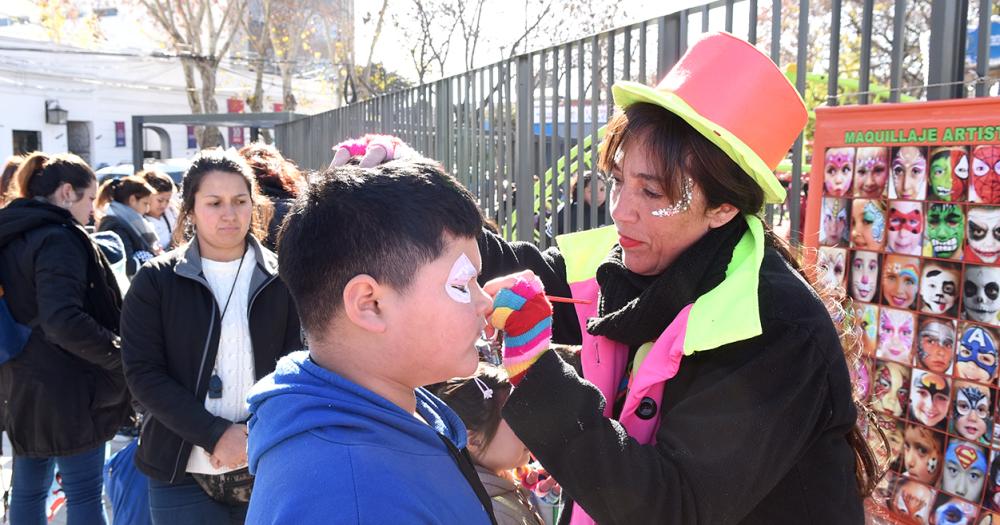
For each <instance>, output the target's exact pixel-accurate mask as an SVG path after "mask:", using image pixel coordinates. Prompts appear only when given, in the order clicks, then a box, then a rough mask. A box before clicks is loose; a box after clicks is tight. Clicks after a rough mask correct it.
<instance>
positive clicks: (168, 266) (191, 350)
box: [122, 237, 302, 483]
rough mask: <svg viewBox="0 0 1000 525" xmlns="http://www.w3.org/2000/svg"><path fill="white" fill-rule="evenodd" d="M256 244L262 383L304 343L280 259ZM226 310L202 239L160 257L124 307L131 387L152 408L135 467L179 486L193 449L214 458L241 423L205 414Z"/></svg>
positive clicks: (257, 372) (257, 354)
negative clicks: (208, 273)
mask: <svg viewBox="0 0 1000 525" xmlns="http://www.w3.org/2000/svg"><path fill="white" fill-rule="evenodd" d="M249 239H250V243H251V247H252V248H251V249H253V250H256V255H257V264H256V266H255V268H254V275H253V277H252V278H251V281H250V292H249V293H250V300H249V312H247V315H248V316H249V322H250V339H251V343H252V345H253V356H254V377H255V378H256V379H260V378H262V377H264V376H265V375H267V374H269V373H271V372H272V371H274V367H275V364H276V363H277V361H278V359H279V358H281V357H282V356H283V355H285V354H287V353H289V352H291V351H294V350H298V349H300V348H302V342H301V335H300V329H299V317H298V313H297V312H296V310H295V305H294V304H293V303H292V297H291V295H289V293H288V289H287V288H286V287H285V284H284V283H283V282H282V281H281V280H280V279H279V278H278V263H277V257H276V256H275V255H274V254H273V253H271V252H270V251H268V250H267V249H266V248H263V247H261V246H260V244H259V243H258V242H257V241H256V240H255V239H253V238H252V237H250V238H249ZM221 310H222V308H221V307H220V306H219V304H218V303H217V302H216V300H215V296H214V295H213V294H212V289H211V287H209V285H208V281H206V280H205V277H204V274H203V273H202V270H201V256H200V254H199V252H198V242H197V240H193V241H191V243H190V244H189V245H188V246H187V247H180V248H178V249H176V250H174V251H172V252H170V253H168V254H165V255H161V256H159V257H157V258H155V259H153V260H152V261H150V262H149V263H147V264H146V265H145V266H143V267H142V269H140V270H139V273H138V274H136V276H135V279H133V280H132V284H131V287H130V288H129V293H128V296H127V297H126V299H125V306H124V308H123V309H122V358H123V360H124V362H125V377H126V379H127V380H128V385H129V388H131V390H132V393H133V395H134V396H135V398H136V399H137V400H138V401H139V402H140V403H141V404H142V405H143V407H144V408H145V409H146V410H147V414H146V417H145V419H144V421H143V427H142V434H141V437H140V440H139V448H138V451H137V452H136V456H135V461H136V464H137V465H138V466H139V469H140V470H142V471H143V472H144V473H146V474H147V475H149V476H150V477H152V478H155V479H158V480H162V481H168V482H171V483H174V482H177V481H178V480H179V479H181V477H183V475H184V472H185V468H186V467H187V460H188V456H190V454H191V449H192V446H193V445H198V446H200V447H202V448H204V449H205V450H207V451H209V452H211V451H212V450H213V449H214V448H215V443H216V442H217V441H218V440H219V438H220V437H222V434H223V432H225V431H226V429H227V428H229V426H230V425H231V424H233V423H234V422H233V421H228V420H226V419H223V418H221V417H217V416H214V415H212V414H211V413H209V412H208V411H207V410H206V409H205V397H206V395H207V394H208V380H209V378H210V377H211V375H212V368H213V367H214V365H215V358H216V354H217V352H218V349H219V335H220V328H221V327H220V323H221V319H220V318H219V316H220V311H221Z"/></svg>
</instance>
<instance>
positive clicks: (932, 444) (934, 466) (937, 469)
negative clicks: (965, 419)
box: [903, 423, 945, 486]
mask: <svg viewBox="0 0 1000 525" xmlns="http://www.w3.org/2000/svg"><path fill="white" fill-rule="evenodd" d="M944 441H945V439H944V434H942V433H941V432H935V431H933V430H931V429H929V428H926V427H922V426H920V425H914V424H913V423H909V424H907V425H906V431H904V433H903V469H904V470H903V475H905V476H907V477H909V478H910V479H914V480H916V481H919V482H921V483H926V484H928V485H931V486H934V485H935V484H936V483H937V481H938V479H940V478H941V472H942V471H943V470H944Z"/></svg>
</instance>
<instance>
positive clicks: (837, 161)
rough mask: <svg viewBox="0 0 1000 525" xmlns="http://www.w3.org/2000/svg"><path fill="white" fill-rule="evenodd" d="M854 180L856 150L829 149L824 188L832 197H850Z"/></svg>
mask: <svg viewBox="0 0 1000 525" xmlns="http://www.w3.org/2000/svg"><path fill="white" fill-rule="evenodd" d="M853 179H854V148H829V149H827V150H826V161H825V163H824V165H823V188H824V189H825V190H826V191H825V194H826V195H829V196H831V197H846V196H848V195H850V193H849V192H850V191H851V181H852V180H853Z"/></svg>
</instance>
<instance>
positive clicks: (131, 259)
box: [97, 215, 153, 278]
mask: <svg viewBox="0 0 1000 525" xmlns="http://www.w3.org/2000/svg"><path fill="white" fill-rule="evenodd" d="M97 231H99V232H106V231H111V232H115V233H117V234H118V236H119V237H121V239H122V244H123V245H124V246H125V275H127V276H129V278H131V277H132V276H133V275H135V272H138V271H139V267H140V266H142V265H143V263H145V262H146V261H148V260H149V259H152V258H153V247H152V246H150V245H149V243H148V242H146V240H145V239H143V238H142V237H141V236H139V234H137V233H136V232H135V230H134V229H133V228H132V227H131V226H129V225H128V224H126V223H125V221H123V220H121V219H120V218H119V217H116V216H114V215H107V216H105V217H104V218H103V219H101V223H100V224H98V225H97Z"/></svg>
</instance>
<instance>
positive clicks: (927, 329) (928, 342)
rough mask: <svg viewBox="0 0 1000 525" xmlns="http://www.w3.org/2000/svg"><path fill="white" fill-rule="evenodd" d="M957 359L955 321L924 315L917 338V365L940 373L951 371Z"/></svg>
mask: <svg viewBox="0 0 1000 525" xmlns="http://www.w3.org/2000/svg"><path fill="white" fill-rule="evenodd" d="M954 360H955V325H954V322H953V321H949V320H946V319H938V318H937V317H924V318H921V320H920V337H919V339H917V365H919V366H922V367H924V368H926V369H927V370H930V371H931V372H934V373H938V374H948V373H950V372H951V365H952V362H953V361H954Z"/></svg>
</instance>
